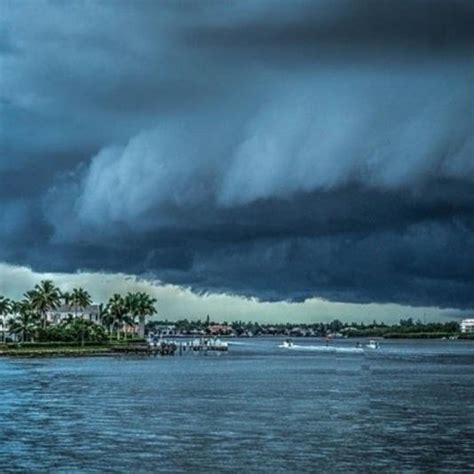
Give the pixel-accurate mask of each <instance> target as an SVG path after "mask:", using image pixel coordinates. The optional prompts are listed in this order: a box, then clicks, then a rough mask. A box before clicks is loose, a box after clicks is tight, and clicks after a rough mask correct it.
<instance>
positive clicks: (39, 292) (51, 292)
mask: <svg viewBox="0 0 474 474" xmlns="http://www.w3.org/2000/svg"><path fill="white" fill-rule="evenodd" d="M25 297H26V298H27V299H28V301H29V304H30V306H31V308H32V309H33V310H34V311H37V312H38V313H39V315H40V316H41V318H42V320H43V327H44V328H46V324H47V316H48V311H52V310H55V309H57V307H58V306H59V305H60V303H61V291H60V290H59V288H57V287H56V286H54V283H53V282H52V281H51V280H43V281H41V282H40V283H39V284H38V285H35V288H34V290H32V291H29V292H27V293H26V294H25Z"/></svg>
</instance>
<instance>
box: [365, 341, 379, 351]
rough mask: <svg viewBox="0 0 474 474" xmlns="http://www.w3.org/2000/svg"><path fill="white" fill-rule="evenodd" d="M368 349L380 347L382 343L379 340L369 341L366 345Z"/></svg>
mask: <svg viewBox="0 0 474 474" xmlns="http://www.w3.org/2000/svg"><path fill="white" fill-rule="evenodd" d="M365 347H367V349H378V348H379V347H380V344H379V343H378V342H377V341H369V343H368V344H366V345H365Z"/></svg>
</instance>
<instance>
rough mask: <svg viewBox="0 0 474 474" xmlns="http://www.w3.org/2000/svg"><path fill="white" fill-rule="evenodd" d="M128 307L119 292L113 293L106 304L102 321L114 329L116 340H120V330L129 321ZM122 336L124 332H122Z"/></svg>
mask: <svg viewBox="0 0 474 474" xmlns="http://www.w3.org/2000/svg"><path fill="white" fill-rule="evenodd" d="M128 311H129V308H127V305H126V304H125V298H124V297H123V296H121V295H119V294H115V295H113V296H112V298H110V300H109V302H108V304H107V314H106V316H105V317H104V322H105V323H106V324H107V325H108V326H109V327H111V328H112V330H114V329H115V331H116V334H117V341H118V340H120V330H121V329H123V328H124V326H125V324H127V323H128V322H129V321H131V319H130V317H129V314H128ZM124 337H126V336H125V334H124Z"/></svg>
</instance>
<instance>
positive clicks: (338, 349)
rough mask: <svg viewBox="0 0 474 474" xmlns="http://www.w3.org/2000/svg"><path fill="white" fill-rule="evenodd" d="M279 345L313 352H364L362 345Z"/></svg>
mask: <svg viewBox="0 0 474 474" xmlns="http://www.w3.org/2000/svg"><path fill="white" fill-rule="evenodd" d="M278 347H280V348H282V349H288V350H294V351H313V352H331V353H333V352H343V353H347V354H363V353H364V349H363V348H362V347H337V346H300V345H298V344H291V345H288V344H285V343H283V344H280V345H279V346H278Z"/></svg>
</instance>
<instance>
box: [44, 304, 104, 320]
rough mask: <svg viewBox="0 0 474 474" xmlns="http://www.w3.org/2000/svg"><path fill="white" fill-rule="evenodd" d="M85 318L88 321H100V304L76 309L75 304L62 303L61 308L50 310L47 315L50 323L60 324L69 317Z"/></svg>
mask: <svg viewBox="0 0 474 474" xmlns="http://www.w3.org/2000/svg"><path fill="white" fill-rule="evenodd" d="M71 316H72V317H73V318H78V319H85V320H86V321H93V322H94V323H99V322H100V315H99V305H97V304H91V305H90V306H87V307H86V308H84V309H77V310H76V309H75V308H74V307H73V306H68V305H62V306H60V307H59V308H57V309H55V310H53V311H48V313H47V314H46V317H47V319H48V321H49V322H50V323H53V324H58V323H60V322H61V321H64V320H65V319H68V318H69V317H71Z"/></svg>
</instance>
